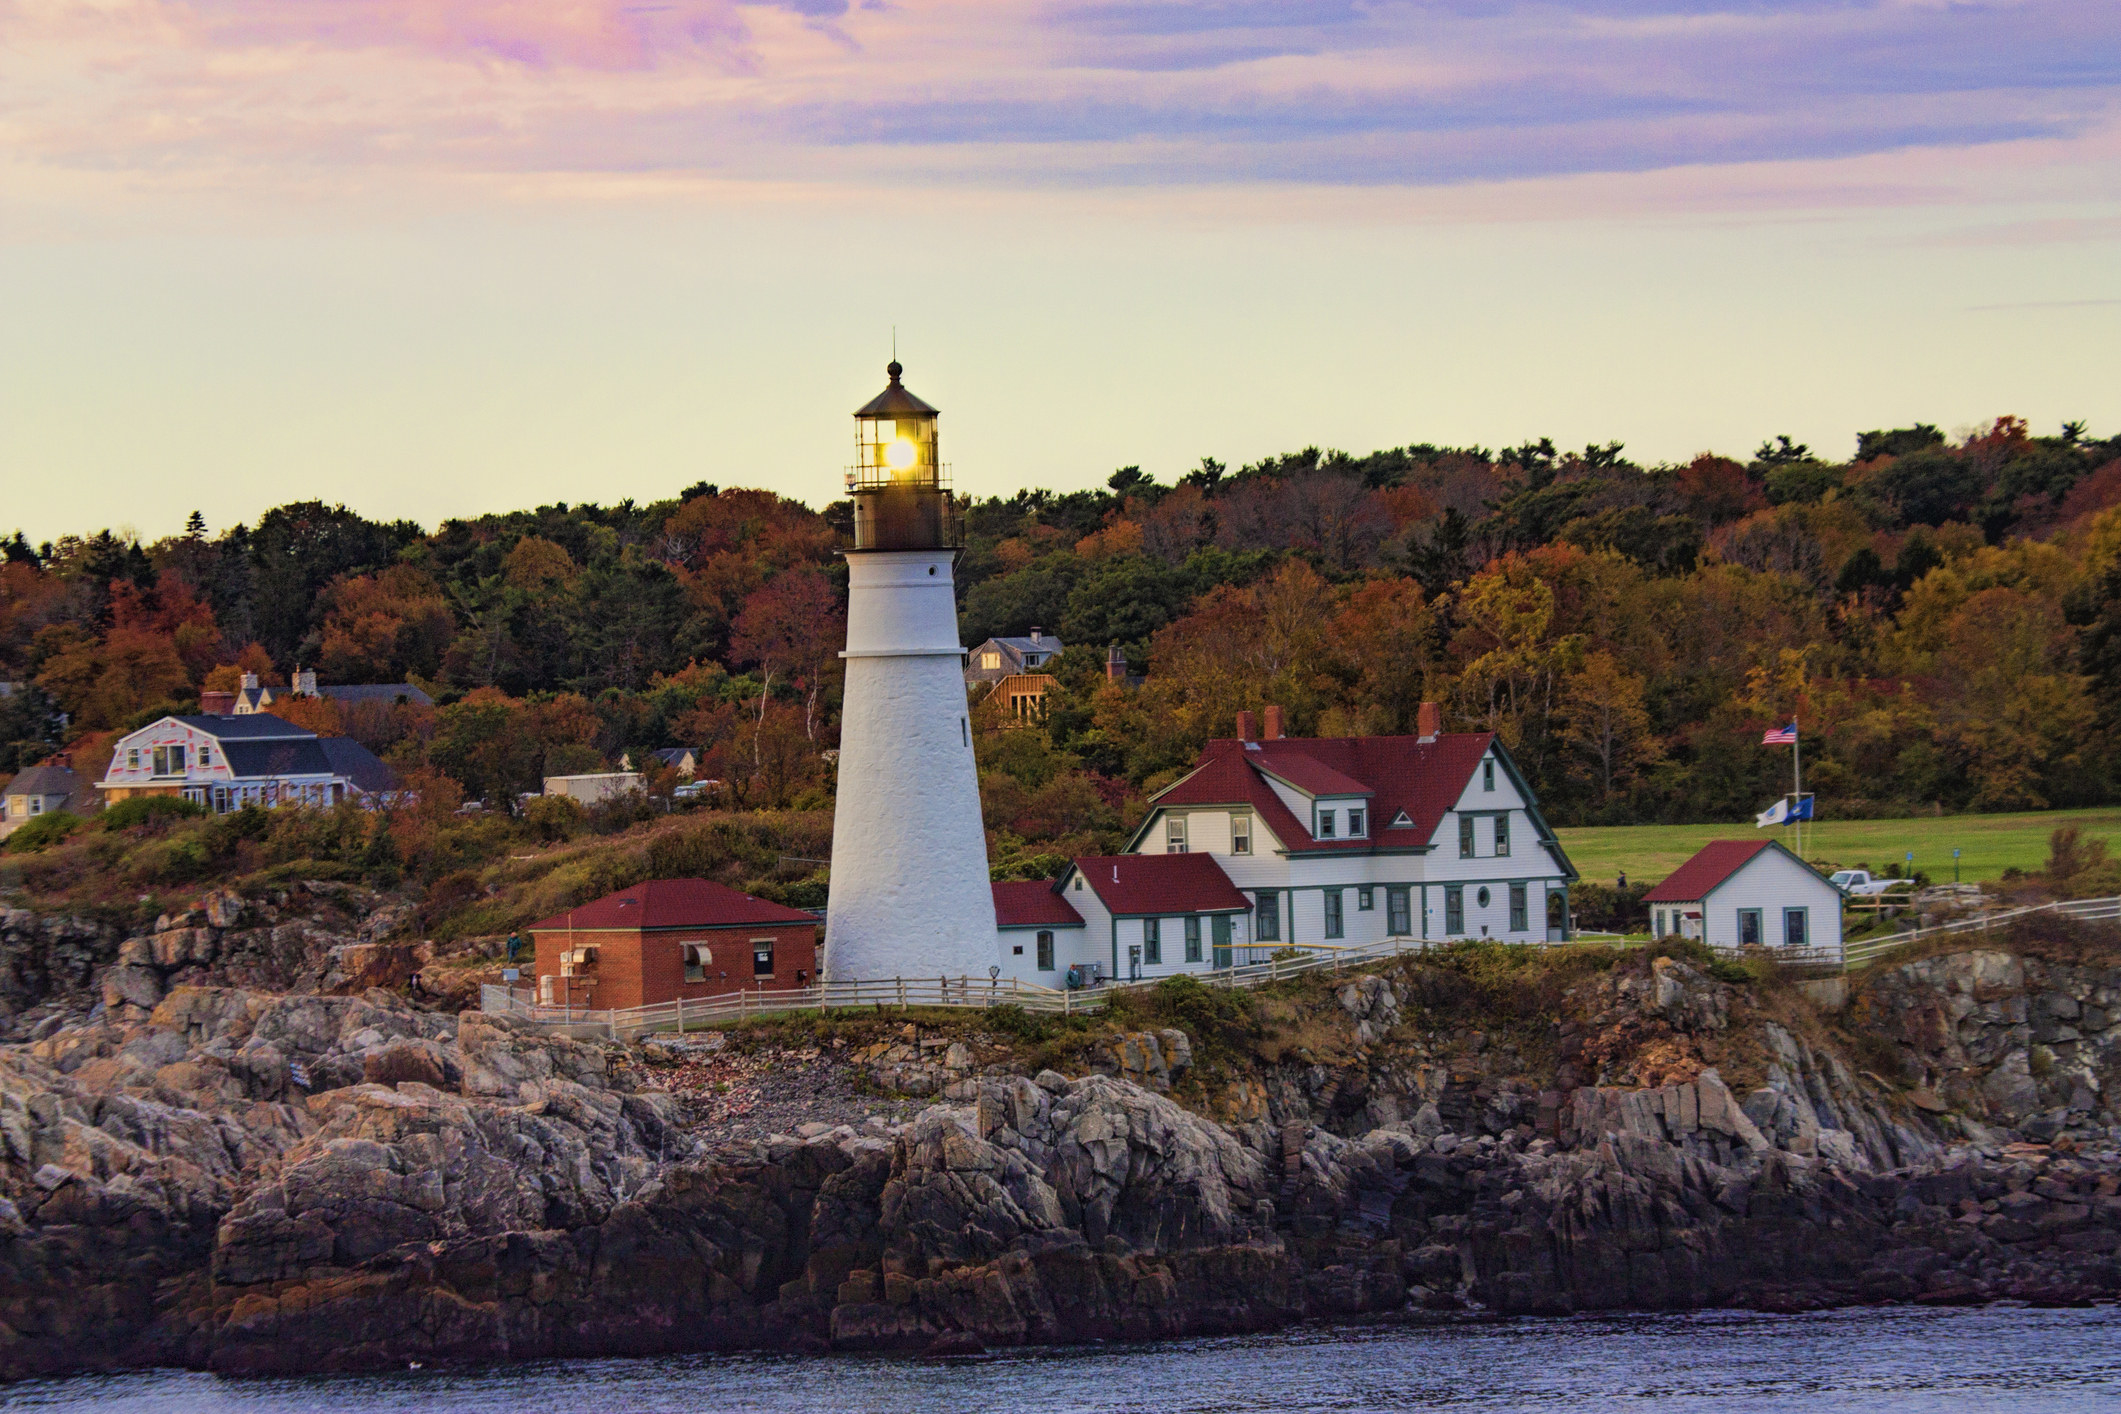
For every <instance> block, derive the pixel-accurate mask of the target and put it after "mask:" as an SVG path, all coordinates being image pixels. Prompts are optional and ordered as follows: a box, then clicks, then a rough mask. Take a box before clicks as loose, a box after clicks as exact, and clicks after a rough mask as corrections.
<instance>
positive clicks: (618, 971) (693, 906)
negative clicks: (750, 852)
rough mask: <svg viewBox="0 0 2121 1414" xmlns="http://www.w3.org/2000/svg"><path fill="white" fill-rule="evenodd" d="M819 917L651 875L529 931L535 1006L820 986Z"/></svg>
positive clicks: (621, 1003)
mask: <svg viewBox="0 0 2121 1414" xmlns="http://www.w3.org/2000/svg"><path fill="white" fill-rule="evenodd" d="M819 926H820V925H819V923H818V920H817V919H816V918H815V917H814V916H812V915H811V914H808V913H804V912H802V911H801V910H800V909H794V908H784V907H782V906H781V905H780V904H777V903H769V902H767V901H766V900H765V899H762V898H753V897H752V896H751V895H750V894H747V893H743V892H741V891H739V890H737V889H732V888H730V887H728V886H727V885H724V884H716V883H710V882H709V881H708V880H705V879H652V880H650V881H649V882H647V883H645V884H636V885H634V886H633V887H632V888H630V889H621V890H619V891H618V892H617V893H615V894H607V895H605V896H604V897H603V898H600V899H598V900H596V902H594V903H585V904H583V905H582V906H581V907H579V908H571V909H569V910H567V912H565V913H556V914H554V915H553V916H552V917H550V918H544V919H540V920H539V921H538V922H536V923H533V924H531V925H530V936H531V940H532V941H533V942H534V943H535V944H536V947H537V961H536V967H537V979H538V980H537V988H538V1001H539V1002H540V1003H541V1004H544V1005H548V1006H578V1007H591V1008H595V1009H597V1010H600V1011H601V1010H603V1009H605V1008H607V1007H614V1008H620V1009H623V1008H626V1007H637V1006H653V1005H656V1004H658V1003H661V1002H668V1001H675V1000H677V999H678V998H679V997H683V998H684V999H685V1000H687V1001H691V1000H692V999H694V998H696V997H719V996H726V995H728V994H730V993H732V992H739V991H747V990H750V991H780V990H783V989H786V988H790V987H807V986H809V985H810V984H811V983H812V982H815V981H816V980H817V939H818V931H819Z"/></svg>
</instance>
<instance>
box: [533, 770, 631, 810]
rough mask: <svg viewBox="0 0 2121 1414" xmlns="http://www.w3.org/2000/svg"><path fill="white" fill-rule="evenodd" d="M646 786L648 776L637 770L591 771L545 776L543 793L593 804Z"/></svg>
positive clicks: (584, 803)
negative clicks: (569, 774)
mask: <svg viewBox="0 0 2121 1414" xmlns="http://www.w3.org/2000/svg"><path fill="white" fill-rule="evenodd" d="M647 788H648V778H647V777H645V776H643V775H641V774H640V773H639V772H638V771H592V772H589V773H587V774H584V775H579V776H547V777H545V794H547V795H564V796H566V797H567V798H568V799H569V800H574V801H579V802H580V803H582V804H583V805H595V804H596V803H597V802H598V801H603V800H610V799H611V798H612V797H614V796H620V795H624V794H626V793H627V792H628V791H638V790H646V789H647Z"/></svg>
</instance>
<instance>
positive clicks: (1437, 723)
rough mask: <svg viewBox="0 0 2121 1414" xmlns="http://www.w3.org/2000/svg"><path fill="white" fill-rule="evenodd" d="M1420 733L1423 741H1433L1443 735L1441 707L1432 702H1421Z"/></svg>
mask: <svg viewBox="0 0 2121 1414" xmlns="http://www.w3.org/2000/svg"><path fill="white" fill-rule="evenodd" d="M1418 720H1419V722H1420V724H1421V725H1420V734H1421V739H1422V740H1423V741H1434V740H1436V738H1437V737H1439V736H1441V735H1443V708H1441V707H1439V706H1437V705H1436V704H1435V703H1433V702H1424V703H1422V704H1421V716H1420V717H1419V719H1418Z"/></svg>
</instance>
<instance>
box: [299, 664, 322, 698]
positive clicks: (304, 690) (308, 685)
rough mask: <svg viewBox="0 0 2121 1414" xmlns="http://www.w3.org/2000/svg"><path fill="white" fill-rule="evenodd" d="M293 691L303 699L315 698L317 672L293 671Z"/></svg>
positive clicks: (309, 669) (310, 669)
mask: <svg viewBox="0 0 2121 1414" xmlns="http://www.w3.org/2000/svg"><path fill="white" fill-rule="evenodd" d="M295 691H296V692H297V693H299V694H301V695H302V696H304V697H315V696H316V695H317V670H316V669H315V668H296V669H295Z"/></svg>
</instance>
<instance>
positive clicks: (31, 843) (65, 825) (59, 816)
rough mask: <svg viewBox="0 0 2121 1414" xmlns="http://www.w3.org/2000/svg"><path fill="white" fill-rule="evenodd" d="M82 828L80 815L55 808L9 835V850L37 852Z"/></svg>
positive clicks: (28, 852)
mask: <svg viewBox="0 0 2121 1414" xmlns="http://www.w3.org/2000/svg"><path fill="white" fill-rule="evenodd" d="M80 828H81V817H80V816H78V815H72V814H69V813H67V812H66V811H64V810H54V811H53V812H52V813H51V814H49V815H39V816H38V817H37V818H36V819H34V820H32V821H30V822H29V823H28V824H27V825H24V826H23V827H22V828H21V829H19V830H17V831H15V832H14V833H13V834H11V835H9V836H8V837H7V842H6V843H7V850H8V852H9V853H10V854H35V853H36V852H37V851H38V850H40V849H49V848H50V847H51V846H53V845H55V844H57V843H59V842H60V841H61V840H63V839H65V838H66V837H67V836H68V835H70V834H72V833H73V832H74V831H76V830H78V829H80Z"/></svg>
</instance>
